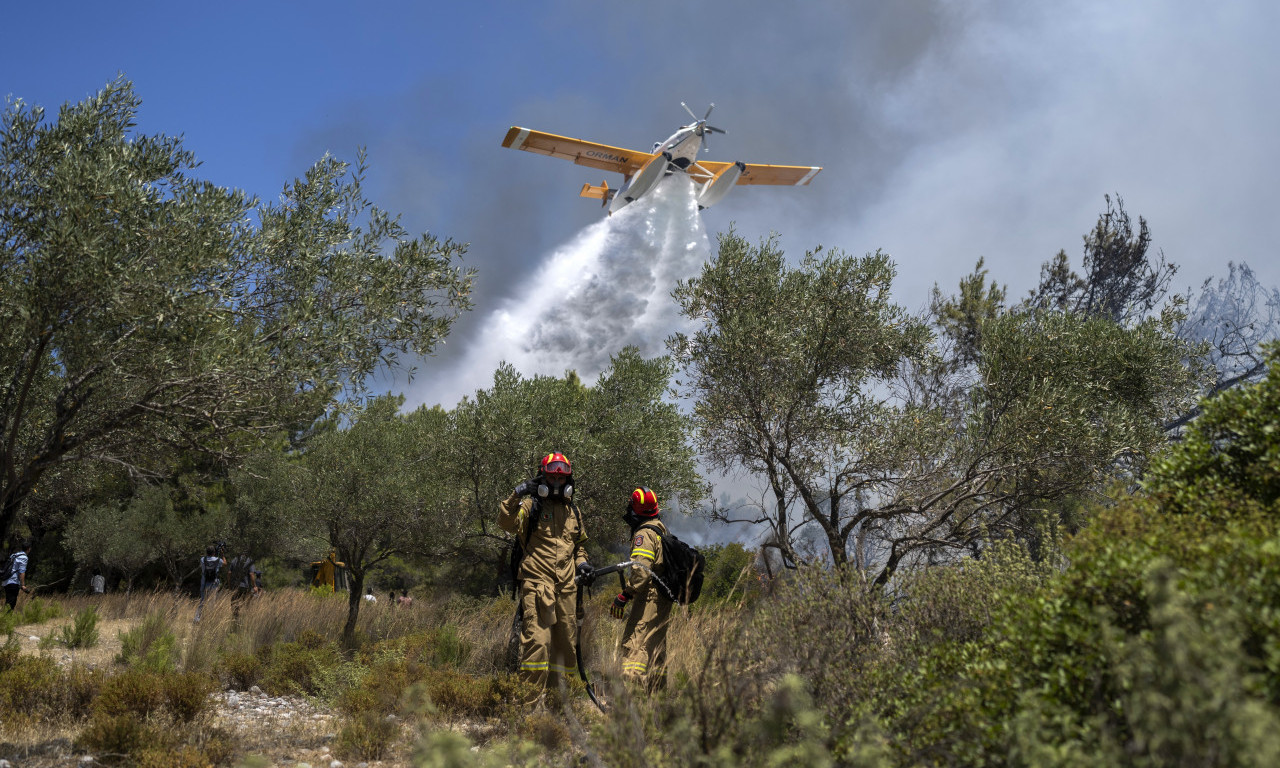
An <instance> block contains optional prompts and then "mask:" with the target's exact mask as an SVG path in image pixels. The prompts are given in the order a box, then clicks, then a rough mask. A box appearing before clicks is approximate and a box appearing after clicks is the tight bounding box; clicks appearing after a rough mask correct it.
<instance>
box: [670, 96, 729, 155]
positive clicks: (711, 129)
mask: <svg viewBox="0 0 1280 768" xmlns="http://www.w3.org/2000/svg"><path fill="white" fill-rule="evenodd" d="M680 106H682V107H684V111H685V112H688V113H689V117H692V118H693V120H694V123H695V124H696V126H697V133H698V135H699V136H701V137H702V151H703V152H710V151H711V145H710V143H709V142H708V141H707V134H708V133H726V131H725V130H724V129H723V128H717V127H715V126H714V125H707V118H708V117H711V110H713V109H715V108H716V105H715V102H712V104H711V106H709V107H707V113H706V114H705V115H703V116H702V119H701V120H699V119H698V116H697V115H695V114H694V113H693V110H692V109H689V105H688V104H685V103H684V102H683V101H682V102H680Z"/></svg>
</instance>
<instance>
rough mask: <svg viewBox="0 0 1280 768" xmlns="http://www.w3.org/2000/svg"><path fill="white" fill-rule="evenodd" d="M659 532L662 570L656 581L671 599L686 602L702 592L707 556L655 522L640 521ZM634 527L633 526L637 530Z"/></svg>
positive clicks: (695, 598)
mask: <svg viewBox="0 0 1280 768" xmlns="http://www.w3.org/2000/svg"><path fill="white" fill-rule="evenodd" d="M640 528H648V529H649V530H651V531H655V532H657V533H659V534H660V535H661V536H662V573H661V574H659V575H658V576H659V581H658V583H659V584H660V585H661V586H662V587H663V590H662V591H663V592H665V593H666V594H667V597H669V598H671V600H672V601H673V602H677V603H680V604H681V605H689V604H690V603H692V602H694V601H696V600H697V599H698V595H700V594H702V577H703V575H704V574H705V572H706V570H707V558H705V557H703V556H702V553H701V552H699V551H698V550H696V549H694V548H693V547H691V546H689V545H688V544H685V543H684V542H683V541H681V540H680V539H679V538H677V537H676V535H675V534H674V533H662V531H661V529H659V528H658V527H657V526H656V525H642V526H640ZM640 528H637V529H636V530H637V531H638V530H640Z"/></svg>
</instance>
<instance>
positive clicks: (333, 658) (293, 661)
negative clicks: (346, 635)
mask: <svg viewBox="0 0 1280 768" xmlns="http://www.w3.org/2000/svg"><path fill="white" fill-rule="evenodd" d="M308 645H312V646H314V647H308ZM308 645H304V644H303V643H300V642H294V643H280V644H279V645H275V646H272V647H270V648H264V649H263V652H264V656H265V666H264V668H263V671H262V681H261V685H262V687H263V689H264V690H266V691H268V692H270V693H273V694H277V695H279V694H303V695H308V696H314V695H316V694H317V693H319V692H320V681H321V674H322V672H323V671H324V670H327V669H330V668H333V667H336V666H338V665H339V664H341V663H342V656H341V654H340V653H339V652H338V649H337V647H336V646H335V645H333V644H332V643H328V642H325V643H323V644H321V645H314V643H313V642H311V641H308Z"/></svg>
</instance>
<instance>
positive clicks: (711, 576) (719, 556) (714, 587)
mask: <svg viewBox="0 0 1280 768" xmlns="http://www.w3.org/2000/svg"><path fill="white" fill-rule="evenodd" d="M700 551H701V552H702V555H703V557H705V558H706V559H707V565H706V571H705V573H704V575H703V581H702V594H701V595H700V596H699V598H698V603H697V605H698V606H707V605H710V604H713V603H726V602H730V601H738V600H743V599H745V598H748V597H755V596H757V595H758V594H759V592H760V582H759V574H757V573H756V570H755V562H756V555H755V553H754V552H750V551H748V550H747V549H746V548H745V547H743V546H742V545H741V544H739V543H738V542H736V541H734V542H730V543H729V544H714V545H712V546H709V547H703V548H701V549H700Z"/></svg>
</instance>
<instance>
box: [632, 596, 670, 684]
mask: <svg viewBox="0 0 1280 768" xmlns="http://www.w3.org/2000/svg"><path fill="white" fill-rule="evenodd" d="M672 605H673V603H672V602H671V601H670V600H668V599H666V598H665V597H663V596H661V595H659V594H658V591H657V590H656V589H652V588H650V589H648V590H646V594H645V595H643V596H642V597H641V598H640V599H639V600H638V601H637V602H636V604H635V605H633V606H631V613H630V615H628V616H627V623H626V625H625V626H624V627H623V630H622V677H623V679H624V680H626V681H627V682H629V683H634V684H637V685H640V686H644V687H646V688H648V689H654V688H660V687H662V686H663V685H664V684H665V683H666V676H667V673H666V666H667V628H668V627H670V626H671V607H672Z"/></svg>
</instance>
